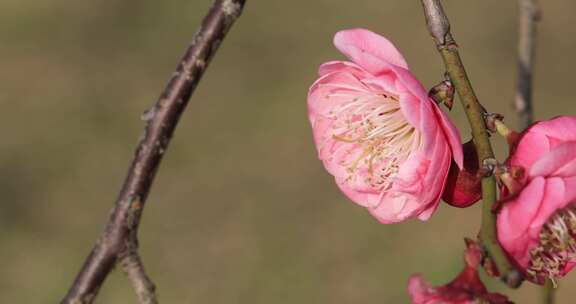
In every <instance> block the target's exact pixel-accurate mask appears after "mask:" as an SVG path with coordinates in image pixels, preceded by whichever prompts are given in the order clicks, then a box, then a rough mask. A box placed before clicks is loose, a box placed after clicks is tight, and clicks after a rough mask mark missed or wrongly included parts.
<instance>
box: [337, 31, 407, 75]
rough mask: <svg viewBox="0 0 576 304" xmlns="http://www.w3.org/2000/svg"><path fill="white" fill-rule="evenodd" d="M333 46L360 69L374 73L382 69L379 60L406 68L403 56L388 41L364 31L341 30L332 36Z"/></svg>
mask: <svg viewBox="0 0 576 304" xmlns="http://www.w3.org/2000/svg"><path fill="white" fill-rule="evenodd" d="M334 45H335V46H336V48H338V50H340V52H342V53H343V54H344V55H346V56H347V57H348V58H350V60H352V61H354V62H355V63H357V64H358V65H360V66H361V67H363V68H365V69H366V70H368V71H370V72H374V73H376V71H380V70H381V68H382V65H381V62H379V60H375V59H380V60H382V61H385V62H387V63H390V64H393V65H396V66H400V67H403V68H405V69H407V68H408V64H407V63H406V60H405V59H404V56H402V54H400V52H399V51H398V49H397V48H396V47H395V46H394V45H393V44H392V43H391V42H390V41H388V39H386V38H384V37H382V36H380V35H378V34H376V33H374V32H371V31H369V30H366V29H361V28H356V29H349V30H343V31H340V32H338V33H336V35H335V36H334Z"/></svg>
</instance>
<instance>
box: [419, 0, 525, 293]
mask: <svg viewBox="0 0 576 304" xmlns="http://www.w3.org/2000/svg"><path fill="white" fill-rule="evenodd" d="M421 2H422V6H423V8H424V15H425V17H426V24H427V27H428V30H429V32H430V34H431V35H432V37H433V38H434V41H435V42H436V47H437V48H438V51H439V52H440V55H441V56H442V59H443V60H444V65H445V67H446V71H447V73H448V75H449V77H450V80H451V81H452V83H453V84H454V87H455V88H456V91H457V92H458V95H459V96H460V102H461V103H462V106H463V107H464V111H465V112H466V116H467V117H468V122H469V123H470V128H471V129H472V137H473V139H474V145H475V146H476V151H477V152H478V157H479V161H480V164H479V165H480V166H481V167H484V164H485V163H487V162H490V161H492V160H494V152H493V150H492V145H491V143H490V139H489V136H488V131H487V129H486V124H485V121H484V113H485V110H484V108H483V107H482V105H481V104H480V102H479V101H478V98H477V97H476V93H475V92H474V89H473V88H472V84H471V83H470V80H469V79H468V75H467V73H466V69H465V68H464V64H463V63H462V59H461V58H460V53H459V52H458V45H457V44H456V41H455V40H454V38H453V37H452V34H451V33H450V22H449V21H448V17H446V14H445V13H444V10H443V8H442V4H441V2H440V0H421ZM496 199H497V191H496V179H495V177H494V175H493V174H490V175H489V176H486V177H484V178H482V201H483V202H482V227H481V229H480V234H479V238H480V241H481V242H482V246H483V247H484V249H485V250H486V252H487V254H488V255H489V256H490V258H491V259H492V261H494V264H495V265H496V267H497V269H498V272H499V273H500V275H501V278H502V280H503V281H504V282H506V284H508V285H509V286H511V287H518V286H519V285H520V283H521V282H522V277H521V275H520V273H519V272H518V270H516V269H515V268H514V267H513V266H512V265H511V264H510V261H508V258H507V256H506V254H505V253H504V251H503V250H502V247H501V246H500V244H499V242H498V238H497V235H496V216H495V214H494V213H493V212H492V209H493V206H494V204H495V203H496Z"/></svg>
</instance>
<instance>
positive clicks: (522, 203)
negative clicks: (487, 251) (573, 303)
mask: <svg viewBox="0 0 576 304" xmlns="http://www.w3.org/2000/svg"><path fill="white" fill-rule="evenodd" d="M507 164H508V165H509V166H510V167H511V168H512V169H520V171H521V172H523V173H524V174H523V175H521V176H518V178H517V182H518V183H519V184H520V185H521V190H520V191H519V192H518V193H508V192H509V191H508V189H503V191H502V195H503V196H506V197H505V198H504V203H503V207H502V209H501V211H500V213H499V214H498V218H497V228H498V239H499V241H500V243H501V244H502V247H503V248H504V249H505V250H506V252H507V253H508V255H509V256H510V257H511V258H512V259H513V261H514V262H515V264H516V265H517V266H518V267H519V268H520V269H522V270H523V271H524V272H525V275H526V277H527V278H528V279H529V280H530V281H532V282H534V283H538V284H542V283H544V281H545V280H546V279H548V278H549V279H552V280H555V279H557V278H560V277H562V276H564V275H565V274H566V273H568V272H569V271H570V270H571V269H572V268H573V267H574V265H576V240H575V236H576V205H575V204H574V203H575V202H576V116H561V117H557V118H554V119H552V120H548V121H542V122H538V123H536V124H534V125H532V126H531V127H530V128H529V129H527V130H526V131H525V132H523V133H522V134H521V135H520V138H519V140H518V142H517V143H516V145H515V146H514V147H513V149H512V154H511V156H510V158H509V159H508V161H507Z"/></svg>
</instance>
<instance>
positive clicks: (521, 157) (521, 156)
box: [509, 131, 550, 170]
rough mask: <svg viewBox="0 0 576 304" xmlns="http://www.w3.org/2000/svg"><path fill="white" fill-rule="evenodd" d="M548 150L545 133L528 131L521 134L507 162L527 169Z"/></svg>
mask: <svg viewBox="0 0 576 304" xmlns="http://www.w3.org/2000/svg"><path fill="white" fill-rule="evenodd" d="M549 151H550V143H549V141H548V138H547V137H546V135H545V134H542V133H539V132H531V131H529V132H526V133H524V134H523V135H522V137H521V139H520V141H519V142H518V145H517V146H516V149H515V151H514V152H513V154H512V156H511V157H510V160H509V162H510V164H511V165H513V166H520V167H524V168H525V169H526V170H528V169H529V168H530V167H531V166H532V164H533V163H534V162H535V161H536V160H538V159H539V158H540V157H541V156H542V155H545V154H546V153H548V152H549Z"/></svg>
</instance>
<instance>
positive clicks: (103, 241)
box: [61, 0, 245, 304]
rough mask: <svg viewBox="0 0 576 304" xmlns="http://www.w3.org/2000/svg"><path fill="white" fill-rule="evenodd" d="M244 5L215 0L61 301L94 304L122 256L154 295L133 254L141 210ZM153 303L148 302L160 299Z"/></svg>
mask: <svg viewBox="0 0 576 304" xmlns="http://www.w3.org/2000/svg"><path fill="white" fill-rule="evenodd" d="M244 2H245V0H215V2H214V5H213V6H212V8H211V9H210V11H209V12H208V14H207V15H206V17H205V18H204V21H203V22H202V25H201V27H200V30H199V31H198V33H197V34H196V35H195V36H194V38H193V39H192V43H191V45H190V46H189V47H188V49H187V50H186V53H185V55H184V56H183V58H182V59H181V60H180V62H179V64H178V67H177V70H176V72H175V73H174V74H173V76H172V77H171V79H170V81H169V82H168V85H167V86H166V88H165V90H164V91H163V92H162V94H161V95H160V98H159V99H158V101H157V102H156V104H155V105H154V106H153V107H152V108H151V109H149V110H148V111H147V112H146V113H145V114H144V115H143V119H144V120H146V121H147V124H146V129H145V131H144V136H143V138H142V140H141V141H140V143H139V144H138V147H137V148H136V155H135V157H134V160H133V161H132V165H131V166H130V169H129V170H128V175H127V177H126V179H125V181H124V185H123V187H122V190H121V191H120V194H119V196H118V199H117V201H116V204H115V207H114V209H113V210H112V213H111V214H110V217H109V219H108V222H107V224H106V228H105V230H104V232H103V233H102V235H101V236H100V237H99V239H98V241H97V242H96V244H95V246H94V248H93V249H92V251H91V252H90V255H89V256H88V257H87V259H86V261H85V262H84V265H83V266H82V269H81V270H80V272H79V273H78V275H77V277H76V279H75V280H74V283H73V284H72V286H71V287H70V289H69V290H68V293H67V295H66V296H65V298H64V299H63V300H62V301H61V303H65V304H78V303H92V301H93V300H94V299H95V297H96V295H97V294H98V291H99V289H100V287H101V286H102V283H103V282H104V280H105V279H106V277H107V276H108V274H109V273H110V271H111V270H112V268H113V267H114V265H116V263H117V262H118V260H119V259H122V258H125V259H127V260H125V262H126V264H127V265H136V270H133V269H132V268H131V267H128V275H129V276H132V275H135V277H132V278H146V279H145V280H144V281H138V280H139V279H138V280H137V281H133V282H136V284H137V285H138V288H140V287H142V288H145V289H146V288H148V289H150V290H148V291H145V292H144V293H143V294H146V295H150V296H154V291H153V290H152V289H153V288H152V286H153V284H152V283H151V281H150V279H148V276H146V275H145V274H144V272H143V268H142V267H140V266H141V265H142V262H141V261H140V258H139V257H138V256H137V255H134V253H136V250H137V247H138V242H137V231H138V225H139V223H140V218H141V216H142V210H143V208H144V204H145V202H146V198H147V197H148V193H149V191H150V187H151V185H152V182H153V180H154V175H155V173H156V171H157V169H158V165H159V164H160V161H161V159H162V156H163V154H164V152H165V151H166V149H167V147H168V143H169V141H170V139H171V137H172V134H173V133H174V129H175V128H176V125H177V123H178V120H179V119H180V116H181V114H182V112H183V111H184V109H185V107H186V105H187V103H188V100H189V99H190V96H191V95H192V92H193V91H194V89H195V88H196V86H197V85H198V82H199V81H200V78H201V77H202V75H203V73H204V71H205V70H206V68H207V66H208V63H209V62H210V60H211V59H212V56H213V55H214V53H215V51H216V49H217V48H218V46H219V45H220V43H221V42H222V39H224V37H225V35H226V33H227V32H228V30H229V29H230V27H231V26H232V24H233V23H234V21H235V20H236V19H237V18H238V17H239V16H240V13H241V11H242V8H243V6H244ZM134 262H135V263H134ZM141 283H142V284H141ZM151 301H152V302H148V303H154V301H156V300H155V299H152V300H151ZM142 303H146V302H142Z"/></svg>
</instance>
